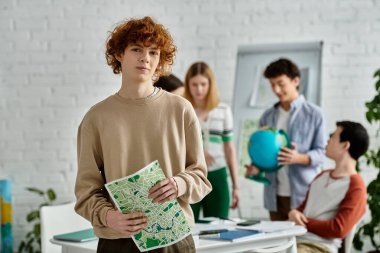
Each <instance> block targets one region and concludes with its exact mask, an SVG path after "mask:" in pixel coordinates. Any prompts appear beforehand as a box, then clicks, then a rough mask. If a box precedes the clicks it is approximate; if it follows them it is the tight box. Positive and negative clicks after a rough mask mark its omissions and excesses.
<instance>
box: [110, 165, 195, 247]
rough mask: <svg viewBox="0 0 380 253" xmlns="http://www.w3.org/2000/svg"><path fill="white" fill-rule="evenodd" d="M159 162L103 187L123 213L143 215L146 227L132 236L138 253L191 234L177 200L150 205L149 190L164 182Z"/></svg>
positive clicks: (169, 243)
mask: <svg viewBox="0 0 380 253" xmlns="http://www.w3.org/2000/svg"><path fill="white" fill-rule="evenodd" d="M165 178H166V177H165V175H164V173H163V171H162V169H161V167H160V164H159V163H158V161H154V162H152V163H150V164H149V165H147V166H146V167H144V168H143V169H141V170H139V171H138V172H136V173H135V174H133V175H130V176H128V177H124V178H121V179H118V180H115V181H112V182H110V183H108V184H106V189H107V191H108V192H109V194H110V196H111V197H112V199H113V201H114V203H115V204H116V206H117V208H118V209H119V211H121V212H122V213H134V212H141V211H142V212H144V213H145V215H146V216H147V217H148V226H146V227H145V228H144V229H143V230H142V231H141V232H140V233H139V234H136V235H134V236H132V239H133V241H134V242H135V244H136V246H137V247H138V248H139V250H140V251H142V252H144V251H148V250H152V249H156V248H161V247H166V246H169V245H171V244H174V243H176V242H178V241H180V240H181V239H183V238H185V237H186V236H187V235H189V234H190V233H191V229H190V227H189V225H188V224H187V221H186V218H185V215H184V214H183V211H182V209H181V207H180V205H179V204H178V202H177V200H176V199H175V200H173V201H168V202H165V203H153V202H152V199H150V198H148V195H149V189H150V188H151V187H152V186H153V185H155V184H156V183H158V182H160V181H161V180H163V179H165Z"/></svg>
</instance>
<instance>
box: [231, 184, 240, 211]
mask: <svg viewBox="0 0 380 253" xmlns="http://www.w3.org/2000/svg"><path fill="white" fill-rule="evenodd" d="M239 202H240V190H239V189H232V201H231V206H230V207H231V208H232V209H236V208H237V207H238V206H239Z"/></svg>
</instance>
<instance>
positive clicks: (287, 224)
mask: <svg viewBox="0 0 380 253" xmlns="http://www.w3.org/2000/svg"><path fill="white" fill-rule="evenodd" d="M294 225H295V223H294V222H292V221H261V222H260V223H258V224H255V225H252V226H237V227H236V228H237V229H243V230H257V231H261V232H265V233H270V232H277V231H282V230H287V229H290V228H292V227H294Z"/></svg>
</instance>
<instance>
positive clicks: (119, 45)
mask: <svg viewBox="0 0 380 253" xmlns="http://www.w3.org/2000/svg"><path fill="white" fill-rule="evenodd" d="M135 43H142V44H143V45H144V46H150V45H152V44H155V45H156V46H157V48H158V49H160V61H159V63H158V66H157V69H156V72H155V75H156V77H157V78H158V77H160V76H162V75H167V74H169V72H170V68H171V65H173V61H174V57H175V53H176V51H177V48H176V46H175V45H174V41H173V38H172V36H171V35H170V33H169V31H168V30H167V29H166V28H165V27H164V26H163V25H161V24H158V23H156V22H154V21H153V19H152V18H151V17H144V18H142V19H129V20H126V21H123V22H121V23H119V24H118V25H117V26H116V28H115V29H114V30H113V31H112V32H110V35H109V36H108V39H107V42H106V53H105V54H106V60H107V64H108V65H110V66H111V67H112V69H113V73H115V74H120V73H121V64H120V62H119V61H118V60H117V59H116V57H117V56H120V55H121V54H123V53H124V50H125V48H127V46H128V45H130V44H135Z"/></svg>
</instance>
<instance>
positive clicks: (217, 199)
mask: <svg viewBox="0 0 380 253" xmlns="http://www.w3.org/2000/svg"><path fill="white" fill-rule="evenodd" d="M184 97H185V98H187V99H188V100H189V101H190V102H191V103H192V105H193V107H194V109H195V112H196V114H197V116H198V120H199V122H200V125H201V128H202V135H203V147H204V155H205V158H206V163H207V169H208V176H207V178H208V179H209V180H210V182H211V185H212V187H213V190H212V192H211V193H210V194H209V195H207V196H206V197H205V198H204V199H202V200H201V201H200V202H198V203H196V204H192V205H191V208H192V209H193V212H194V217H195V220H196V221H197V220H198V219H199V213H200V210H201V209H203V216H204V217H219V218H228V214H229V208H230V207H231V208H233V209H235V208H236V207H237V206H238V205H239V199H240V192H239V190H240V189H239V185H238V173H237V162H236V152H235V146H234V142H233V117H232V112H231V109H230V107H229V106H228V105H226V104H224V103H221V102H219V96H218V91H217V86H216V81H215V76H214V73H213V72H212V70H211V68H210V67H209V66H208V65H207V64H206V63H204V62H195V63H193V64H192V65H191V66H190V68H189V69H188V71H187V73H186V77H185V94H184ZM227 167H228V169H229V171H230V176H231V180H232V200H231V201H230V191H229V187H228V177H227Z"/></svg>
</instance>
